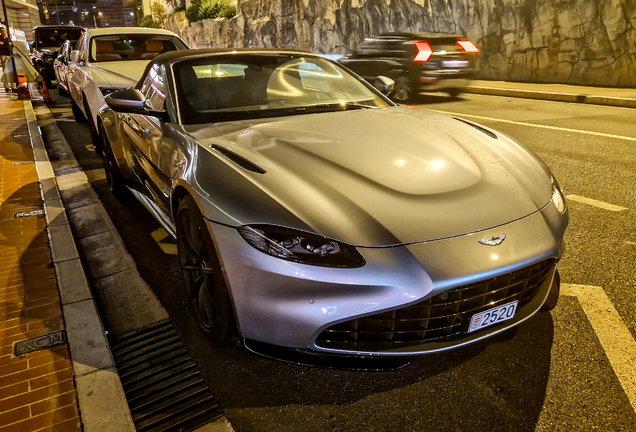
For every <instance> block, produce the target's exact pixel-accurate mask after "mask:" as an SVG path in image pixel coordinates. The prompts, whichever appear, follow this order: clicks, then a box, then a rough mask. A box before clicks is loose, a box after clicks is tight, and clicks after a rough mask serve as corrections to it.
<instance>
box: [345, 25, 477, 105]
mask: <svg viewBox="0 0 636 432" xmlns="http://www.w3.org/2000/svg"><path fill="white" fill-rule="evenodd" d="M478 53H479V48H477V47H476V46H475V44H473V43H472V42H471V41H470V40H468V39H466V38H463V37H460V36H455V35H448V34H439V33H388V34H381V35H379V36H374V37H372V38H369V39H365V40H364V41H363V42H362V43H361V44H360V45H358V47H357V48H356V49H355V50H354V51H353V52H351V53H349V54H347V55H346V56H344V57H342V58H340V59H339V60H338V62H340V63H341V64H342V65H344V66H346V67H348V68H349V69H351V70H352V71H353V72H355V73H357V74H358V75H360V76H361V77H363V78H364V79H366V80H370V81H373V80H374V79H375V78H376V77H377V76H378V75H383V76H386V77H389V78H391V79H393V80H394V81H395V82H396V85H395V90H394V93H393V95H392V97H393V98H394V99H395V100H397V101H400V102H406V101H408V100H409V99H410V98H411V97H412V96H413V95H415V94H417V93H420V92H428V91H444V92H447V93H449V94H450V95H451V96H457V95H459V94H460V93H461V92H462V91H463V90H464V89H465V88H466V87H468V85H469V83H470V80H471V79H473V78H474V76H475V61H476V56H477V54H478Z"/></svg>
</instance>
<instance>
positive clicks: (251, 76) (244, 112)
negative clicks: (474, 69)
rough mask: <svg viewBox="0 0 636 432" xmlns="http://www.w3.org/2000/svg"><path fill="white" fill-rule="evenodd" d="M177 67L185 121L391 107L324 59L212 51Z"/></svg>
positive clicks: (178, 90)
mask: <svg viewBox="0 0 636 432" xmlns="http://www.w3.org/2000/svg"><path fill="white" fill-rule="evenodd" d="M173 68H174V74H175V81H176V86H177V87H176V90H177V94H178V101H179V110H180V113H181V120H182V121H183V123H184V124H197V123H207V122H216V121H228V120H237V119H245V118H260V117H268V116H273V115H295V114H308V113H311V112H325V111H329V110H332V111H333V110H344V109H360V107H370V108H373V107H386V106H390V105H389V104H388V103H387V101H385V100H384V99H383V98H381V97H379V96H378V95H377V94H376V93H375V92H373V91H372V90H370V89H369V88H368V87H366V86H365V85H364V84H363V83H361V82H360V81H358V80H357V79H356V78H354V77H352V76H351V75H349V74H348V73H347V72H345V71H344V70H342V69H341V68H340V67H339V66H338V65H337V64H334V63H332V62H330V61H329V60H326V59H323V58H322V57H313V56H307V57H305V56H298V55H293V54H290V55H281V54H271V55H267V54H262V55H261V54H258V55H257V54H232V55H211V56H208V57H204V58H200V59H196V60H187V61H182V62H178V63H175V64H174V66H173ZM144 85H145V84H144Z"/></svg>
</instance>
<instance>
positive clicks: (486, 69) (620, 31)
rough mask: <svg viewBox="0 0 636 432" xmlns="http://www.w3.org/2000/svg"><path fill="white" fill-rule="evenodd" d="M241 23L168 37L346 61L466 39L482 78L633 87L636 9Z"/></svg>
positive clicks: (577, 2) (543, 5) (309, 2)
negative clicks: (447, 38) (374, 47)
mask: <svg viewBox="0 0 636 432" xmlns="http://www.w3.org/2000/svg"><path fill="white" fill-rule="evenodd" d="M237 11H238V13H237V16H236V17H234V18H232V19H230V20H227V19H214V20H204V21H201V22H196V23H191V24H188V22H187V20H186V21H183V18H182V17H181V18H180V19H179V16H177V14H175V15H174V16H173V17H172V18H171V19H170V20H169V22H168V26H167V28H168V29H170V30H172V31H174V32H176V33H178V34H180V35H181V37H182V38H183V39H184V40H185V41H186V42H187V43H188V44H190V45H191V46H192V47H196V48H204V47H226V48H233V47H277V48H295V49H302V50H307V51H312V52H318V53H326V54H344V53H345V52H347V51H348V50H350V49H352V48H354V47H355V46H356V45H358V44H359V43H360V42H361V41H362V40H363V39H364V38H365V37H369V36H371V35H374V34H377V33H381V32H395V31H412V32H448V33H456V34H461V35H466V36H467V37H469V38H470V39H471V40H472V41H473V42H475V43H476V44H477V46H479V47H480V49H481V52H482V54H481V57H480V64H479V70H480V75H481V77H482V78H485V79H494V80H510V81H525V82H542V83H567V84H582V85H596V86H618V87H636V29H635V26H636V0H243V1H239V2H238V8H237Z"/></svg>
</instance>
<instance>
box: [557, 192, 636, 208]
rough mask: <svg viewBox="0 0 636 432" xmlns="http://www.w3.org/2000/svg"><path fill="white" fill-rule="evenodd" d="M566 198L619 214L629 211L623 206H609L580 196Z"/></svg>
mask: <svg viewBox="0 0 636 432" xmlns="http://www.w3.org/2000/svg"><path fill="white" fill-rule="evenodd" d="M565 198H567V199H568V200H570V201H577V202H580V203H583V204H589V205H591V206H594V207H599V208H602V209H605V210H610V211H615V212H619V211H623V210H628V209H627V208H625V207H621V206H617V205H614V204H608V203H606V202H603V201H598V200H595V199H592V198H585V197H583V196H580V195H567V196H566V197H565Z"/></svg>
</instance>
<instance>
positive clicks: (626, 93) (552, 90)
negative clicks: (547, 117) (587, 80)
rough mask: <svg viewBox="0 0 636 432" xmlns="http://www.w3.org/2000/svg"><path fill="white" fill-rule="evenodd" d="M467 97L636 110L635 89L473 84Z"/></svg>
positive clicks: (497, 83) (506, 82) (499, 83)
mask: <svg viewBox="0 0 636 432" xmlns="http://www.w3.org/2000/svg"><path fill="white" fill-rule="evenodd" d="M466 93H476V94H486V95H495V96H507V97H518V98H525V99H540V100H551V101H559V102H574V103H586V104H593V105H608V106H617V107H626V108H636V89H633V88H611V87H587V86H574V85H566V84H534V83H516V82H508V81H486V80H475V81H472V82H471V85H470V87H468V89H467V90H466Z"/></svg>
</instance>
